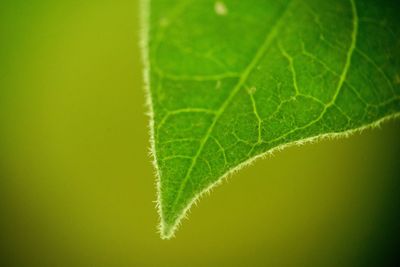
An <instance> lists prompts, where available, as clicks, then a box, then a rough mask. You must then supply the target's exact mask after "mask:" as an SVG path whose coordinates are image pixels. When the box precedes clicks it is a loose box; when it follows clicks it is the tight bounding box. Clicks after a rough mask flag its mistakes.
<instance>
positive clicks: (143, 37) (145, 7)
mask: <svg viewBox="0 0 400 267" xmlns="http://www.w3.org/2000/svg"><path fill="white" fill-rule="evenodd" d="M150 1H151V0H139V10H140V27H141V29H140V44H139V45H140V48H141V55H142V65H143V80H144V90H145V95H146V106H147V110H148V112H147V116H148V117H149V124H148V129H149V136H150V149H149V154H150V157H151V158H152V164H153V167H154V170H155V176H156V189H157V200H156V201H155V203H156V209H157V212H158V215H159V216H158V217H159V223H158V227H157V230H158V232H159V234H160V236H161V238H162V239H171V238H173V237H175V233H176V231H177V229H178V228H179V226H180V224H181V222H182V219H184V218H187V214H188V213H189V211H190V208H191V207H192V206H193V204H197V202H198V201H199V200H200V199H201V198H202V197H203V196H204V195H205V194H210V192H211V190H212V189H213V188H215V187H217V186H218V185H220V184H222V183H223V181H224V180H225V179H228V177H229V176H231V175H233V174H235V173H236V172H238V171H240V170H241V169H242V168H245V167H247V166H250V165H251V164H253V163H254V162H255V161H256V160H258V159H263V158H266V157H268V156H271V155H272V154H274V152H276V151H281V150H283V149H285V148H288V147H291V146H301V145H305V144H309V143H315V142H318V141H321V140H325V139H328V140H332V139H338V138H347V137H349V136H352V135H354V134H361V133H362V132H363V131H365V130H369V129H374V128H379V127H380V126H381V125H382V124H383V123H385V122H387V121H389V120H395V119H398V118H400V112H397V113H394V114H391V115H388V116H385V117H383V118H381V119H379V120H377V121H375V122H373V123H370V124H367V125H364V126H362V127H359V128H355V129H351V130H347V131H344V132H341V133H325V134H321V135H318V136H314V137H310V138H305V139H302V140H297V141H293V142H289V143H286V144H282V145H279V146H277V147H274V148H272V149H270V150H268V151H266V152H264V153H261V154H259V155H257V156H254V157H252V158H249V159H248V160H246V161H244V162H243V163H241V164H239V165H237V166H236V167H234V168H232V169H230V170H229V171H227V172H226V173H225V174H224V175H222V176H221V177H220V178H219V179H218V180H217V181H216V182H214V183H212V184H211V185H210V186H208V187H207V188H205V189H204V190H203V191H202V192H200V193H199V194H197V195H196V196H195V197H194V198H193V199H192V200H191V201H190V202H189V204H188V205H187V206H186V208H185V209H184V210H183V211H182V212H181V214H180V215H179V216H178V219H177V220H176V222H175V224H173V225H167V224H166V223H165V220H164V219H163V212H162V205H161V193H160V192H161V187H160V185H161V183H160V171H159V169H158V163H157V156H156V151H155V140H154V136H155V131H154V111H153V101H152V98H151V93H150V86H151V83H150V68H151V66H150V60H149V46H148V44H149V23H148V22H149V18H150ZM346 65H347V63H346Z"/></svg>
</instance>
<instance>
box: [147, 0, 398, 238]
mask: <svg viewBox="0 0 400 267" xmlns="http://www.w3.org/2000/svg"><path fill="white" fill-rule="evenodd" d="M159 2H160V1H159ZM159 2H157V1H152V2H151V3H152V6H151V8H152V10H157V8H158V7H157V4H159ZM173 2H174V3H176V5H174V4H172V6H175V9H173V8H172V10H171V11H170V12H165V13H167V14H172V15H170V16H169V17H168V15H166V16H164V15H161V16H159V17H158V16H157V15H156V16H155V18H153V19H150V27H151V26H152V23H153V24H154V25H155V26H154V27H153V29H149V31H148V34H149V37H150V40H149V41H148V44H149V56H150V60H149V63H150V68H149V75H150V77H151V78H150V80H151V82H153V86H152V87H151V88H150V94H151V99H153V101H154V100H156V103H154V102H153V104H152V105H153V106H152V108H154V111H155V113H154V121H153V123H154V125H153V126H154V128H155V131H154V147H153V149H154V151H153V152H154V154H155V158H156V165H157V168H158V175H159V188H158V190H159V199H158V204H159V209H160V210H159V212H160V217H161V234H162V236H163V237H166V238H169V237H171V236H172V235H173V233H174V231H175V229H176V226H177V224H178V223H179V221H180V220H181V219H182V217H183V216H184V214H185V213H186V211H187V210H188V208H189V207H190V206H191V205H192V204H193V202H194V201H195V200H196V199H197V198H198V197H199V196H200V195H201V194H202V193H204V192H206V191H208V190H209V189H210V188H212V187H213V186H214V185H215V184H216V183H218V182H220V181H221V179H222V178H221V177H224V176H226V175H227V173H231V172H232V171H233V170H236V169H237V168H238V166H242V165H243V164H245V163H247V162H249V161H252V160H253V159H255V158H258V157H260V156H261V155H263V154H265V153H267V152H268V151H271V150H272V149H274V148H277V147H280V146H285V145H287V144H289V143H293V142H301V141H302V140H308V139H310V138H318V137H321V136H326V135H327V134H329V135H335V133H337V132H342V133H343V134H346V133H348V132H349V131H352V130H354V129H359V128H363V127H365V126H368V125H370V124H372V123H374V122H376V121H378V120H381V119H382V118H386V117H387V116H392V115H395V114H397V113H398V112H399V110H400V107H399V105H400V101H399V95H400V93H399V86H398V84H397V83H396V77H397V76H396V75H398V74H397V72H396V71H397V69H398V66H399V65H400V64H399V56H398V54H396V53H395V52H393V51H395V50H396V48H397V47H398V46H399V44H398V43H397V44H396V43H395V44H394V45H392V46H391V47H389V48H390V49H391V50H390V53H387V54H386V56H387V57H392V58H394V59H393V61H394V63H391V64H390V66H389V67H387V66H386V67H385V68H386V69H385V70H384V69H383V68H382V67H380V66H379V65H378V64H377V63H376V62H375V60H374V59H373V58H371V56H369V55H368V54H366V53H364V52H363V51H362V50H361V49H359V48H358V47H357V42H358V38H361V40H363V38H364V39H365V37H364V35H365V32H366V33H368V34H370V33H371V32H374V31H372V30H371V29H368V31H366V30H365V28H366V27H365V28H364V32H362V33H361V35H360V33H359V24H360V19H359V14H358V10H357V5H356V2H355V1H354V0H349V1H339V0H338V1H336V2H334V3H332V2H331V3H330V4H329V3H328V4H325V8H326V10H325V11H329V12H330V13H329V12H327V14H328V19H326V18H322V17H321V15H319V14H317V13H316V11H315V10H314V9H313V5H314V6H315V4H316V3H318V1H303V2H299V1H294V0H293V1H283V3H278V4H276V6H275V7H274V8H271V10H272V11H265V10H264V11H263V8H257V9H254V8H252V7H254V6H255V4H256V3H258V1H249V2H246V3H242V2H236V1H233V0H232V1H225V2H220V1H219V2H218V3H219V4H223V7H224V9H223V10H224V12H222V13H223V14H219V13H218V10H219V11H221V10H222V9H221V6H219V9H217V8H215V12H216V13H212V12H210V10H212V8H211V7H214V5H212V4H213V3H214V2H213V1H204V2H200V3H198V2H196V3H194V2H191V1H173ZM273 2H274V1H263V2H262V3H261V6H262V7H264V8H265V9H266V7H270V5H272V4H273ZM215 3H217V2H215ZM366 3H367V4H371V5H372V4H373V1H366ZM258 4H259V5H260V3H258ZM235 5H236V7H237V8H236V10H241V9H240V8H242V9H243V8H244V9H245V10H246V11H251V12H250V15H255V14H262V15H263V18H265V19H266V21H269V24H267V25H266V26H265V27H264V28H262V31H260V32H262V33H263V34H264V37H263V38H264V40H263V41H260V40H261V39H262V38H261V37H262V34H260V33H259V32H256V33H254V34H249V35H251V36H250V37H251V38H255V37H256V39H257V40H258V41H259V42H258V47H257V44H256V45H254V44H252V43H249V41H248V40H245V41H243V42H242V43H239V44H236V47H233V45H232V44H230V43H229V42H228V41H230V40H229V39H230V38H233V39H235V40H237V41H238V42H240V41H239V39H238V37H237V36H234V37H232V36H230V35H235V34H236V35H237V32H235V30H233V31H231V32H229V33H228V34H227V36H224V38H222V39H221V37H218V36H215V35H213V33H211V34H210V35H205V36H211V37H210V38H209V39H208V40H207V41H208V42H209V43H211V44H212V43H213V42H217V41H218V42H219V43H221V42H222V44H221V45H217V47H218V46H222V47H224V48H226V47H230V49H231V50H232V51H235V50H237V47H239V48H240V51H242V52H243V53H246V52H247V51H252V52H253V54H254V56H252V57H248V60H247V64H244V63H243V62H244V61H242V60H241V59H240V58H239V57H238V56H235V55H234V53H230V52H227V53H225V54H224V56H225V57H228V59H227V60H225V61H224V59H222V58H221V56H220V55H219V54H218V55H217V56H216V55H215V54H213V52H212V51H213V49H211V52H210V51H208V50H210V49H208V48H205V46H204V44H202V45H200V46H199V47H196V46H195V47H194V48H193V47H190V46H189V47H188V46H187V43H186V40H185V38H186V37H185V34H187V35H189V36H190V35H193V34H192V32H194V31H195V30H196V29H197V27H199V26H198V25H200V23H199V21H193V19H191V17H192V16H194V14H196V12H198V13H200V14H201V15H202V16H203V17H204V14H203V13H204V12H205V13H206V14H207V15H206V17H207V19H208V20H209V21H210V22H209V23H207V24H206V25H204V27H205V28H211V30H210V29H205V30H204V29H203V30H199V31H200V32H202V31H204V32H207V33H209V32H210V31H213V30H212V29H215V28H216V27H221V25H223V26H226V27H228V29H232V28H234V27H232V25H235V26H237V24H238V22H237V21H235V20H229V21H227V18H229V17H230V16H233V15H234V14H236V13H235V11H233V12H232V10H235V9H234V8H232V7H235ZM360 5H361V6H362V5H364V3H362V4H360ZM369 8H371V7H369ZM159 10H164V11H166V10H168V8H165V7H163V8H159ZM204 10H207V11H204ZM296 10H297V12H296V13H294V11H296ZM298 10H303V11H304V12H305V13H306V14H307V15H305V16H303V15H298V14H297V13H300V11H298ZM237 12H238V11H237ZM241 12H242V11H241ZM263 12H264V13H263ZM320 12H321V11H320ZM155 13H156V14H157V13H159V14H164V13H162V12H160V11H158V12H157V11H155ZM232 13H233V14H232ZM381 13H382V14H383V15H385V16H386V17H385V16H383V15H382V14H380V15H381V17H382V16H383V17H384V18H385V19H389V20H392V24H393V21H394V22H396V19H395V18H393V17H390V16H389V17H387V16H388V15H387V14H386V13H385V12H381ZM329 14H330V15H329ZM332 14H333V15H332ZM236 15H237V16H239V17H240V16H242V17H246V16H243V15H242V14H240V12H238V13H237V14H236ZM185 16H186V17H185ZM329 16H332V17H333V18H330V17H329ZM194 17H195V18H196V16H194ZM221 17H223V18H221ZM377 17H378V18H380V17H379V16H378V15H377ZM235 18H237V17H235ZM338 18H345V19H342V20H343V21H345V23H344V26H342V27H343V29H340V30H341V32H340V33H338V34H336V35H334V37H335V38H331V39H332V40H334V41H336V40H335V39H339V40H340V41H341V42H340V43H344V44H346V47H345V49H343V47H341V45H340V44H336V43H334V42H331V41H330V40H329V39H328V38H327V37H325V35H326V34H328V37H332V36H329V33H327V32H325V31H324V30H323V28H325V27H329V24H328V23H327V22H328V21H329V22H332V21H334V19H338ZM221 19H222V20H221ZM247 19H248V18H247ZM250 20H251V19H250ZM364 20H365V18H363V17H362V18H361V21H362V22H363V21H364ZM243 21H246V20H243ZM243 21H239V22H240V23H243ZM298 21H301V22H303V23H304V24H305V25H307V26H308V27H309V29H311V30H309V29H305V30H304V29H302V28H301V27H298V26H297V24H298ZM190 22H191V23H190ZM213 23H214V24H213ZM251 23H254V22H249V23H247V24H246V26H251ZM394 24H395V23H394ZM339 26H340V25H339ZM339 26H337V27H339ZM345 26H347V27H345ZM160 28H161V29H162V30H161V32H162V34H160V33H157V31H158V30H160ZM200 28H201V27H200ZM315 29H317V30H315ZM197 30H198V29H197ZM391 30H392V31H393V33H394V34H393V35H394V39H395V40H398V37H399V33H398V27H397V28H394V30H393V29H391ZM310 31H314V32H310ZM204 32H202V34H203V35H204ZM182 33H184V34H183V37H182V36H181V37H179V34H182ZM299 33H300V34H299ZM318 34H319V39H320V40H318V41H315V39H316V38H315V35H318ZM195 35H196V34H195ZM199 36H201V35H198V36H196V38H197V39H195V40H196V41H200V40H199ZM293 36H294V37H293ZM179 38H181V39H179ZM251 38H250V39H251ZM385 38H386V37H385ZM162 39H166V40H170V41H162ZM206 39H207V38H206ZM225 39H226V40H225ZM392 39H393V38H392ZM171 40H172V41H171ZM176 40H178V41H176ZM293 40H295V41H293ZM389 40H391V38H386V39H384V42H389ZM254 42H255V41H254ZM255 43H257V42H255ZM260 43H261V45H260ZM293 43H295V44H296V45H293ZM321 43H323V44H321ZM382 43H383V42H382ZM184 44H185V45H186V46H185V45H184ZM146 45H147V44H146ZM309 46H312V47H313V49H312V52H310V51H308V50H309V49H308V47H309ZM160 47H164V48H160ZM328 48H329V49H328ZM318 49H320V50H321V51H322V52H318ZM385 49H387V47H386V48H385ZM216 50H217V51H221V49H220V48H218V49H216ZM381 50H382V49H381ZM160 51H161V52H160ZM167 51H170V52H171V51H172V52H171V54H168V53H167ZM316 51H317V52H316ZM382 51H383V50H382ZM379 52H381V51H379ZM318 53H320V54H321V55H323V57H322V58H323V59H320V56H319V55H318ZM333 53H337V54H338V55H337V56H332V54H333ZM248 54H249V53H247V55H248ZM377 54H378V55H379V53H377ZM178 56H180V57H179V58H181V59H182V62H178V61H177V58H178ZM229 57H233V58H231V59H229ZM249 58H250V59H249ZM362 58H363V61H364V64H365V62H367V63H368V64H367V65H368V66H365V67H363V68H362V74H363V75H365V73H368V74H370V73H373V75H374V78H376V77H375V76H379V79H378V78H377V80H384V82H385V83H386V84H387V85H386V87H388V88H384V89H385V90H383V89H380V90H376V88H375V87H374V86H375V85H372V86H371V85H369V87H367V88H368V90H367V92H364V91H360V90H358V89H357V86H360V85H363V86H366V84H367V85H368V81H365V79H363V78H362V77H361V74H359V73H358V72H359V71H358V69H357V68H359V67H357V68H355V67H354V62H357V63H358V61H362ZM206 61H207V62H208V63H207V64H203V63H205V62H206ZM227 62H231V64H227ZM271 62H272V63H271ZM300 62H302V63H303V64H304V63H308V66H309V67H306V69H307V68H308V69H307V72H309V73H306V72H305V71H303V69H301V68H299V67H298V66H299V65H300ZM227 65H228V67H227ZM160 66H162V67H160ZM221 66H223V68H224V69H223V70H222V71H221ZM388 68H389V69H391V70H392V72H393V70H394V73H395V74H394V79H393V81H391V80H390V78H389V77H388V75H387V74H386V72H387V69H388ZM265 69H267V71H265ZM166 70H167V71H166ZM385 71H386V72H385ZM363 72H365V73H363ZM310 73H316V75H320V76H321V77H319V78H318V80H317V78H316V80H317V81H313V79H310V78H309V76H311V75H310ZM371 75H372V74H371ZM317 77H318V76H317ZM354 77H356V78H357V79H358V80H357V79H355V78H354ZM307 79H308V81H309V82H310V81H311V82H312V83H311V85H308V86H304V85H305V84H307ZM353 80H357V81H356V82H355V83H356V84H357V86H354V85H353V83H354V81H353ZM328 82H329V83H328ZM214 83H215V85H214ZM154 84H156V85H154ZM332 84H335V85H334V86H332ZM371 84H372V82H371ZM189 88H192V89H193V88H194V89H196V90H197V91H198V92H194V91H193V90H190V89H189ZM210 88H213V89H216V90H215V91H214V92H216V93H215V97H214V95H212V94H210V93H209V92H208V91H209V90H210ZM271 88H273V89H271ZM321 88H322V89H324V90H322V89H321ZM328 89H329V90H328ZM387 89H389V90H390V91H391V92H392V93H393V94H392V95H390V94H389V93H388V92H387ZM176 92H178V93H176ZM365 98H367V100H365ZM374 101H376V102H377V103H376V104H375V102H374ZM358 113H363V114H361V115H360V114H358ZM371 114H372V115H371ZM193 125H195V126H196V127H193ZM171 143H172V144H173V146H169V145H167V144H171ZM214 161H215V162H214Z"/></svg>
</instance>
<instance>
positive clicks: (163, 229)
mask: <svg viewBox="0 0 400 267" xmlns="http://www.w3.org/2000/svg"><path fill="white" fill-rule="evenodd" d="M399 117H400V113H395V114H392V115H388V116H385V117H383V118H381V119H379V120H377V121H375V122H372V123H369V124H367V125H364V126H361V127H358V128H356V129H352V130H347V131H343V132H332V133H325V134H321V135H318V136H313V137H308V138H305V139H302V140H298V141H294V142H289V143H286V144H282V145H278V146H276V147H274V148H272V149H270V150H268V151H266V152H264V153H261V154H259V155H257V156H254V157H252V158H250V159H248V160H246V161H244V162H242V163H241V164H239V165H237V166H236V167H234V168H232V169H230V170H229V171H227V172H226V173H225V174H224V175H222V176H221V177H220V178H219V179H218V180H217V181H215V182H213V183H211V184H210V185H209V186H208V187H206V188H205V189H203V190H202V191H201V192H200V193H198V194H197V195H196V196H195V197H194V198H193V199H192V200H191V201H190V202H189V204H187V206H186V208H185V209H183V210H182V212H181V213H180V215H179V216H178V218H177V219H176V221H175V223H174V224H173V225H171V226H167V225H166V224H165V222H164V220H163V218H162V217H161V225H160V226H159V230H160V234H161V237H162V238H163V239H171V238H173V237H174V236H175V232H176V230H177V229H178V227H179V226H180V224H181V222H182V220H183V219H185V218H187V216H188V213H189V211H190V208H191V207H192V206H193V204H194V205H197V203H198V201H199V200H200V199H201V198H202V197H203V196H204V195H206V194H210V192H211V191H212V190H213V189H214V188H216V187H217V186H219V185H220V184H222V183H223V182H224V181H226V180H227V179H228V178H229V177H230V176H232V175H233V174H235V173H236V172H238V171H240V170H241V169H243V168H245V167H247V166H250V165H252V164H253V163H254V162H255V161H256V160H258V159H263V158H266V157H268V156H271V155H273V153H274V152H276V151H281V150H283V149H285V148H287V147H292V146H301V145H305V144H309V143H315V142H317V141H320V140H325V139H329V140H331V139H338V138H343V137H344V138H347V137H349V136H351V135H354V134H357V133H361V132H363V131H365V130H368V129H373V128H378V127H380V125H381V124H382V123H383V122H385V121H388V120H391V119H397V118H399ZM158 206H161V203H158ZM160 208H161V207H160Z"/></svg>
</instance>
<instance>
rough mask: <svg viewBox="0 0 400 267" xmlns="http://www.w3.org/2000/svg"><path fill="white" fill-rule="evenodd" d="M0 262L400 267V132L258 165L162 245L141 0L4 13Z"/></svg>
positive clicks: (99, 0) (0, 22)
mask: <svg viewBox="0 0 400 267" xmlns="http://www.w3.org/2000/svg"><path fill="white" fill-rule="evenodd" d="M0 36H1V39H0V40H1V43H0V266H10V267H11V266H22V267H31V266H38V267H39V266H40V267H47V266H49V267H50V266H51V267H57V266H60V267H61V266H65V267H71V266H74V267H78V266H82V267H83V266H95V267H97V266H99V267H100V266H118V267H123V266H133V267H136V266H138V267H142V266H143V267H146V266H157V267H164V266H165V267H169V266H171V267H175V266H176V267H179V266H182V267H183V266H185V267H187V266H193V267H195V266H207V267H213V266H218V267H222V266H253V267H256V266H400V259H399V258H400V256H399V255H398V252H399V251H400V244H399V240H400V239H399V237H400V221H399V219H400V216H399V214H400V213H399V211H400V175H399V173H400V172H399V171H400V165H399V163H400V140H399V136H400V123H399V121H398V120H397V121H392V122H388V123H385V124H384V125H383V126H382V127H381V128H380V129H374V130H368V131H366V132H364V133H363V134H362V135H354V136H352V137H350V138H347V139H339V140H326V141H322V142H319V143H317V144H308V145H305V146H303V147H292V148H289V149H286V150H284V151H282V152H279V153H276V154H275V156H272V157H269V158H267V159H264V160H260V161H258V162H256V163H255V164H254V165H253V166H251V167H248V168H246V169H244V170H242V171H241V172H240V173H238V174H236V175H234V176H233V177H231V178H230V179H229V181H228V182H225V183H224V185H223V186H220V187H218V188H216V189H215V190H214V192H213V193H212V194H211V195H210V196H207V197H205V198H203V199H202V201H201V202H200V203H199V205H198V206H197V207H194V208H193V209H192V212H191V213H190V216H189V220H185V221H184V223H183V225H182V227H181V228H180V230H179V231H178V233H177V236H176V238H175V239H172V240H169V241H163V240H161V239H160V238H159V236H158V234H157V231H156V225H157V222H158V218H157V213H156V209H155V204H154V202H153V201H154V200H155V199H156V196H155V178H154V175H153V169H152V166H151V164H150V159H149V156H148V130H147V117H146V116H145V112H146V108H145V106H144V102H145V100H144V91H143V83H142V74H141V62H140V51H139V48H138V42H139V37H138V36H139V25H138V1H137V0H129V1H128V0H112V1H111V0H96V1H95V0H93V1H90V0H86V1H77V0H69V1H65V0H60V1H47V0H36V1H29V0H12V1H11V0H5V1H2V3H1V7H0Z"/></svg>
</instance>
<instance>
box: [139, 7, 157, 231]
mask: <svg viewBox="0 0 400 267" xmlns="http://www.w3.org/2000/svg"><path fill="white" fill-rule="evenodd" d="M150 1H151V0H140V1H139V10H140V22H139V23H140V49H141V54H142V64H143V80H144V91H145V97H146V108H147V113H146V115H147V116H148V118H149V124H148V129H149V138H150V147H149V156H150V157H151V158H152V164H153V168H154V172H155V176H156V178H157V179H156V189H157V199H156V200H155V201H154V203H155V206H156V209H157V211H158V215H159V220H160V221H159V224H158V225H159V226H158V232H159V233H160V234H161V235H162V227H161V224H162V219H161V218H162V210H161V209H162V207H161V205H160V203H161V199H160V192H161V191H160V190H161V188H160V170H159V168H158V163H157V154H156V151H155V140H154V137H155V135H154V111H153V100H152V97H151V91H150V86H151V81H150V68H151V66H150V58H149V52H150V51H149V42H150V40H149V38H150V37H149V31H150V29H149V20H150Z"/></svg>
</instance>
